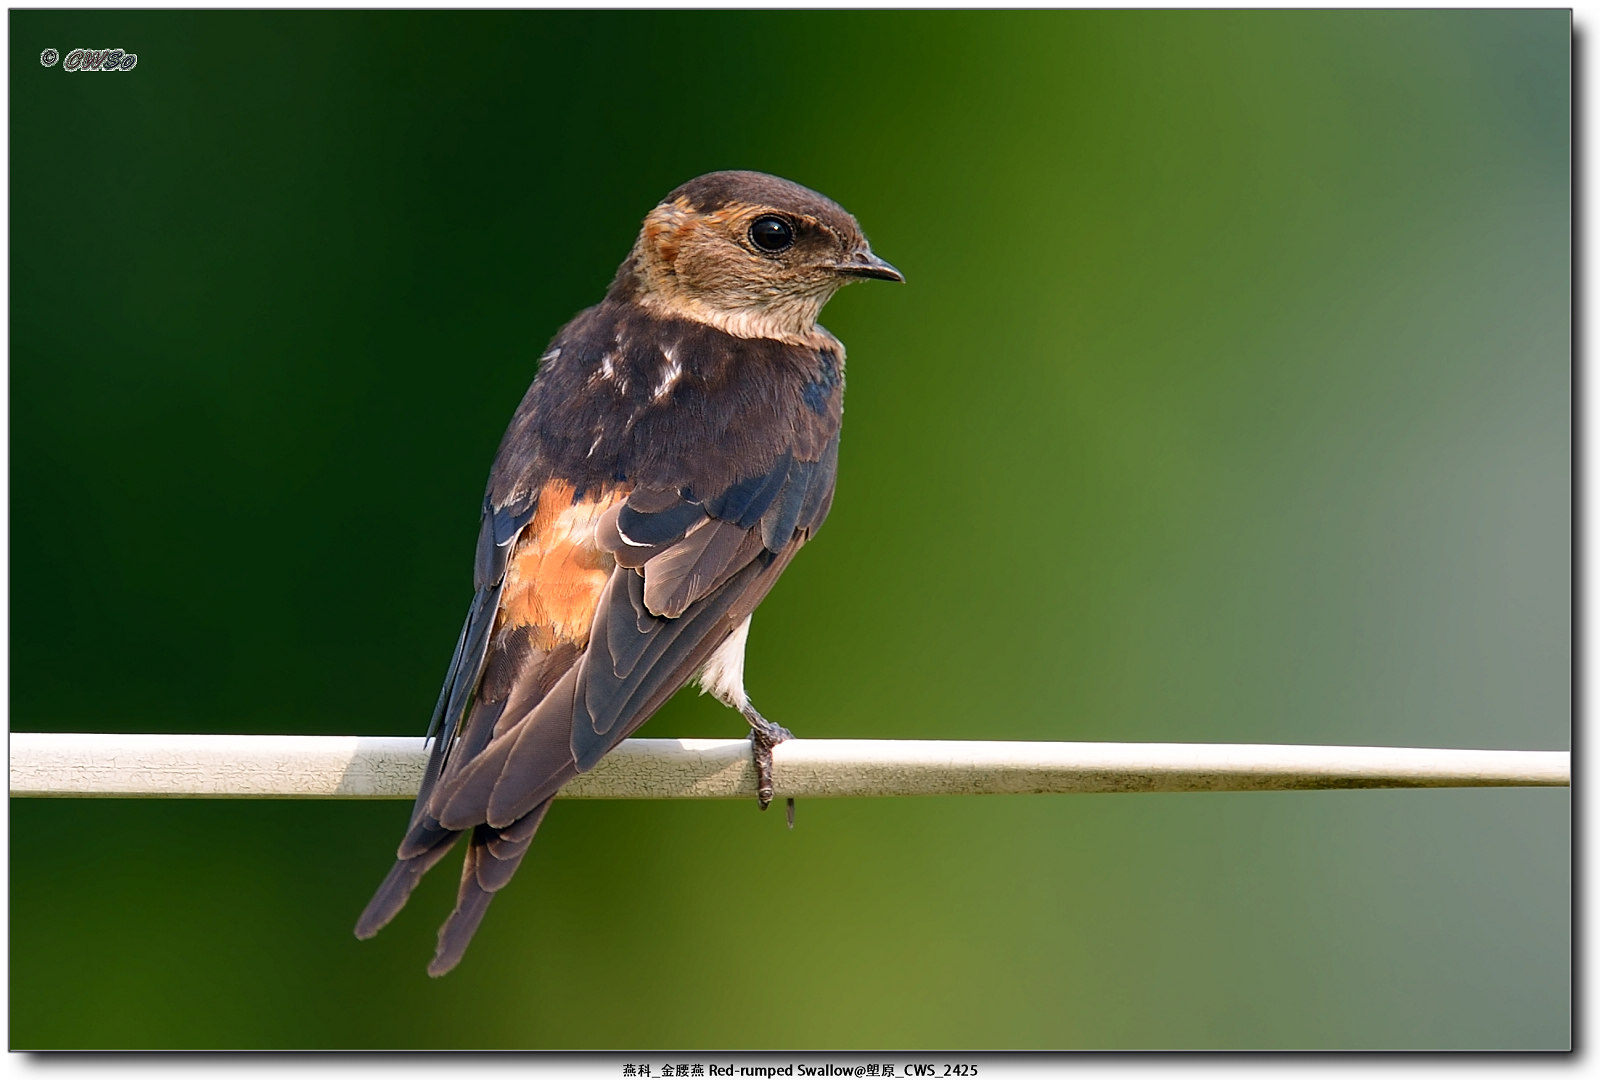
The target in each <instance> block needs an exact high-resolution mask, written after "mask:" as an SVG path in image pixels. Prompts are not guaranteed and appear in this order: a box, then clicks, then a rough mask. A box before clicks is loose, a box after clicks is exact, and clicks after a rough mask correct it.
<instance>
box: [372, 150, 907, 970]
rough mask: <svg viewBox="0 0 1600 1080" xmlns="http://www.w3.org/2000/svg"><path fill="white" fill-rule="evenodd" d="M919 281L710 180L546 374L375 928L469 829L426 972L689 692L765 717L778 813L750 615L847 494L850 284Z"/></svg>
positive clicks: (762, 751) (764, 193)
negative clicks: (839, 334) (838, 480)
mask: <svg viewBox="0 0 1600 1080" xmlns="http://www.w3.org/2000/svg"><path fill="white" fill-rule="evenodd" d="M860 278H880V279H883V280H887V281H903V280H905V279H904V278H903V277H902V276H901V274H900V272H899V271H898V270H896V269H895V268H894V267H892V266H890V265H889V264H888V263H886V262H884V261H883V260H882V259H880V258H878V257H877V256H876V255H874V254H873V253H872V249H871V248H870V247H868V245H867V241H866V238H865V237H864V236H862V234H861V229H860V227H859V226H858V225H857V224H856V221H855V218H853V217H851V216H850V215H849V214H848V213H847V212H845V210H844V209H843V208H841V207H840V206H838V205H837V204H836V203H834V202H832V201H831V200H829V199H827V198H824V197H823V196H821V195H819V194H817V193H816V192H814V191H810V190H808V189H806V188H803V187H801V186H800V185H798V184H794V183H791V182H789V181H787V180H782V179H779V178H778V177H775V176H767V175H764V174H762V173H755V172H717V173H710V174H708V175H705V176H702V177H699V178H698V179H695V180H691V181H689V182H688V183H687V184H684V185H683V186H682V187H680V188H678V189H677V190H676V191H674V192H672V193H671V194H670V195H668V196H667V197H666V199H664V200H663V201H662V202H661V204H660V205H659V206H657V207H656V208H655V209H654V210H652V211H651V212H650V214H649V215H648V216H647V217H646V218H645V220H644V227H643V229H642V230H641V231H640V233H639V239H638V241H637V242H636V243H635V244H634V246H633V250H632V251H631V252H629V254H628V257H627V259H626V260H624V262H623V264H622V266H621V268H620V269H619V270H618V271H617V275H616V278H615V279H614V280H613V281H612V283H611V288H610V290H609V291H608V292H607V293H606V296H605V299H604V300H602V301H601V302H600V303H599V304H598V305H596V306H595V307H592V308H589V309H588V310H587V311H584V312H582V313H580V314H579V315H578V317H577V318H575V319H573V320H572V321H571V322H570V323H568V324H567V325H566V327H565V328H563V329H562V330H561V332H560V333H559V334H557V335H556V337H555V340H554V341H552V342H551V343H550V347H549V349H548V350H547V351H546V352H545V354H544V355H543V356H542V357H540V364H539V369H538V373H537V375H536V376H535V378H534V380H533V384H532V385H531V386H529V387H528V392H527V394H526V396H524V397H523V399H522V404H521V405H520V406H519V407H518V408H517V412H516V415H515V416H513V417H512V419H511V426H510V427H509V428H508V429H507V430H506V433H505V437H504V438H503V439H501V441H500V449H499V452H498V453H497V454H496V456H495V461H494V466H493V468H492V469H491V470H490V473H489V486H488V491H487V493H486V494H485V495H484V500H483V522H482V527H481V529H480V531H479V534H478V550H477V560H476V563H475V566H474V585H475V587H476V590H477V591H476V595H474V597H473V600H472V604H471V607H470V608H469V609H468V612H467V621H466V625H465V626H464V627H463V628H462V630H461V637H460V639H459V640H458V641H457V643H456V649H455V655H454V657H453V658H452V660H451V662H450V668H449V672H448V674H447V675H446V676H445V681H444V689H443V690H442V691H440V694H439V702H438V704H437V705H436V706H435V708H434V713H433V721H432V724H431V725H430V727H429V732H428V734H429V736H430V738H432V739H433V743H432V751H431V755H430V757H429V761H428V766H427V771H426V772H425V774H424V776H423V780H422V789H421V791H420V792H419V793H418V795H417V802H416V806H415V808H414V809H413V810H412V814H411V824H410V826H409V828H408V829H407V831H406V835H405V839H404V840H402V841H401V842H400V849H399V852H398V861H397V862H396V863H395V865H394V868H393V869H392V870H391V871H389V876H388V877H387V878H385V879H384V881H383V884H381V885H380V886H378V891H377V893H376V895H374V896H373V898H372V902H371V903H369V904H368V905H367V909H366V911H364V912H363V913H362V915H361V919H360V921H359V922H358V923H357V924H356V936H357V937H359V938H368V937H371V936H372V935H373V934H376V933H377V932H378V931H379V930H380V929H382V928H383V926H384V925H385V924H386V923H388V922H389V920H390V919H392V918H393V917H394V916H395V914H396V913H397V912H398V911H399V910H400V909H401V908H402V907H404V906H405V903H406V900H407V898H408V897H410V895H411V892H412V890H413V889H415V888H416V886H417V882H418V881H420V880H421V878H422V875H423V874H425V873H427V871H428V870H429V869H430V868H432V867H433V865H434V864H435V863H437V862H438V861H439V860H440V859H442V858H443V857H444V855H445V853H446V852H447V851H449V849H450V848H451V847H452V846H453V845H454V843H455V841H456V839H457V837H459V836H461V835H462V834H470V838H469V840H468V844H467V855H466V861H465V864H464V866H463V867H462V871H461V891H460V894H459V896H458V898H457V900H456V906H455V910H454V911H452V912H451V913H450V917H449V918H448V919H447V920H446V921H445V923H444V925H443V926H442V927H441V928H440V930H439V948H438V951H437V953H436V954H435V955H434V958H433V963H432V964H430V965H429V967H428V973H429V974H430V975H442V974H444V973H445V972H447V971H449V970H450V969H451V968H453V967H454V966H455V965H456V964H457V963H458V962H459V961H460V960H461V956H462V953H463V952H464V951H465V950H466V947H467V943H468V942H469V941H470V940H471V939H472V935H473V932H474V931H475V930H476V929H477V927H478V924H479V922H480V921H482V919H483V915H484V912H485V911H486V910H487V909H488V906H489V902H490V900H492V899H493V898H494V894H495V893H496V892H497V891H498V890H500V889H501V888H503V887H504V886H505V884H506V883H507V882H508V881H510V880H511V876H512V874H514V873H515V872H516V869H517V865H518V864H519V863H520V862H521V861H522V857H523V855H524V854H526V852H527V850H528V845H529V843H530V842H531V841H532V840H533V834H534V832H535V831H536V830H537V829H538V828H539V824H540V822H542V821H543V820H544V816H545V814H546V812H547V811H549V809H550V802H551V800H552V799H553V798H554V797H555V795H556V793H557V792H558V791H560V790H561V787H562V785H563V784H565V783H567V782H568V781H569V780H571V779H572V778H573V777H575V776H577V775H578V774H579V773H582V772H586V771H588V770H589V769H591V768H593V767H594V765H595V763H596V762H598V761H599V760H600V759H601V758H602V757H604V756H605V755H606V754H607V753H608V752H609V751H610V750H611V749H612V748H613V747H615V746H616V745H617V744H618V743H620V742H621V741H622V740H623V739H625V738H627V737H628V736H629V735H631V734H633V732H634V731H635V730H636V729H637V728H638V727H639V725H640V724H643V723H644V722H645V721H646V720H647V719H649V717H650V715H651V714H652V713H654V712H655V711H656V710H657V709H659V708H660V707H661V705H662V704H663V703H664V702H665V701H666V700H667V699H668V698H669V697H671V696H672V695H673V693H675V692H676V691H677V690H678V689H679V688H680V687H682V686H683V685H684V684H685V683H687V682H689V681H690V680H691V679H696V680H698V682H699V684H700V686H701V688H702V690H703V691H709V692H710V693H711V694H713V695H714V696H716V697H717V698H718V699H720V700H721V701H723V702H724V703H726V704H728V705H730V706H732V707H733V708H735V709H738V710H739V712H740V713H742V714H743V716H744V718H745V719H746V720H747V721H749V723H750V726H751V729H752V730H751V739H752V743H753V752H754V756H755V761H756V768H757V773H758V788H759V799H760V803H761V806H762V808H763V809H765V808H766V806H767V804H768V803H769V802H770V801H771V799H772V776H771V769H772V747H773V746H774V745H776V744H777V743H778V742H781V741H782V740H783V739H786V738H788V737H789V733H788V732H787V731H786V730H784V729H783V728H781V727H779V726H777V725H776V724H773V723H771V722H769V721H768V720H766V719H764V718H763V717H762V716H761V714H760V713H758V712H756V710H755V709H754V708H752V707H751V705H750V699H749V697H748V696H747V695H746V694H745V689H744V649H745V640H746V638H747V636H748V635H749V632H750V613H751V612H752V611H754V610H755V608H756V605H757V604H759V603H760V602H761V600H762V598H763V597H764V596H766V594H767V591H768V590H769V589H771V588H772V586H773V583H774V582H776V581H777V580H778V575H779V574H781V573H782V572H783V569H784V567H786V566H788V565H789V560H790V559H792V558H794V556H795V553H796V552H798V551H799V550H800V548H801V546H802V545H804V544H805V542H806V541H807V540H809V539H810V538H811V537H812V536H813V535H815V533H816V531H817V529H818V527H819V526H821V524H822V520H823V518H825V517H826V516H827V514H828V508H829V506H830V505H831V503H832V501H833V490H834V475H835V472H836V469H837V465H838V455H839V423H840V417H841V414H842V412H843V408H844V346H842V345H841V344H840V343H839V340H838V339H837V338H835V337H834V336H833V335H832V334H830V333H828V332H827V331H826V330H824V329H823V328H822V327H820V326H818V325H817V316H818V314H819V313H820V312H821V311H822V306H823V305H824V304H826V303H827V302H828V299H829V298H830V297H831V296H833V294H834V292H836V291H837V290H838V289H839V288H840V287H841V286H843V285H845V284H847V283H849V282H851V281H854V280H857V279H860Z"/></svg>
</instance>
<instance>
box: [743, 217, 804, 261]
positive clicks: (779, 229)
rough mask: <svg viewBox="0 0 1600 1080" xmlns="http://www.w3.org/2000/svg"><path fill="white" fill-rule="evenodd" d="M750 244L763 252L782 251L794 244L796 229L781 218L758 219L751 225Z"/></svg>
mask: <svg viewBox="0 0 1600 1080" xmlns="http://www.w3.org/2000/svg"><path fill="white" fill-rule="evenodd" d="M750 242H751V243H752V244H754V245H755V246H756V247H758V248H760V249H761V250H762V251H772V252H777V251H782V250H783V249H784V248H786V247H788V246H789V245H790V244H792V243H794V229H793V228H792V227H791V226H790V225H789V223H788V222H787V221H785V220H783V219H782V218H781V217H773V216H772V215H771V214H768V215H767V216H766V217H758V218H756V219H755V220H754V221H752V222H751V223H750Z"/></svg>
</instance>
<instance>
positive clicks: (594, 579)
mask: <svg viewBox="0 0 1600 1080" xmlns="http://www.w3.org/2000/svg"><path fill="white" fill-rule="evenodd" d="M572 493H573V489H572V485H571V484H568V483H566V482H565V481H562V480H552V481H551V482H550V483H548V484H546V485H545V486H544V489H543V490H542V491H540V492H539V509H538V510H537V511H536V512H535V513H534V516H533V520H532V521H530V522H529V523H528V527H527V528H526V529H524V530H523V533H522V537H521V538H520V539H519V540H518V541H517V546H516V549H515V550H514V551H512V553H511V558H510V560H509V561H508V562H507V564H506V579H505V586H504V588H503V589H502V590H501V592H500V617H499V622H498V625H497V626H496V630H497V631H498V630H499V629H500V627H505V626H529V627H532V628H533V644H534V646H535V647H536V648H539V649H544V650H549V649H553V648H555V647H556V645H558V644H559V643H561V642H570V643H571V644H573V645H576V646H577V647H578V648H580V649H581V648H583V647H584V646H585V645H587V644H588V643H589V628H590V627H591V626H592V625H593V624H594V612H595V608H596V607H597V606H598V605H599V603H600V593H601V591H602V590H603V589H604V588H605V585H606V581H607V579H608V578H610V577H611V571H612V568H613V567H615V566H616V559H614V558H613V557H612V556H611V555H610V554H609V553H608V552H605V551H601V550H600V547H599V544H598V543H597V542H596V539H595V526H596V524H597V523H598V522H599V520H600V516H601V515H602V514H604V513H605V512H606V510H607V509H609V508H610V507H611V506H613V505H615V504H616V503H618V502H620V501H622V500H623V499H624V498H626V497H627V494H628V493H627V491H626V490H624V489H620V488H616V489H611V490H608V491H605V492H602V493H600V494H599V495H598V496H596V497H594V498H589V497H585V498H582V499H580V500H579V501H577V502H573V501H572Z"/></svg>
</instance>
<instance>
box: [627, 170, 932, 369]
mask: <svg viewBox="0 0 1600 1080" xmlns="http://www.w3.org/2000/svg"><path fill="white" fill-rule="evenodd" d="M861 278H881V279H883V280H885V281H904V280H905V278H904V277H903V276H902V275H901V273H900V271H898V270H896V269H895V268H894V267H892V266H890V265H889V264H888V263H886V262H884V261H883V260H882V259H880V258H878V257H877V256H876V255H874V254H873V253H872V248H871V247H869V246H868V245H867V239H866V237H864V236H862V235H861V227H860V226H859V225H857V224H856V219H855V218H853V217H851V216H850V214H849V213H847V212H846V211H845V209H844V208H843V207H841V206H839V205H838V204H837V203H835V202H833V201H832V200H831V199H828V198H825V197H824V196H822V195H818V194H817V193H816V192H815V191H811V190H810V189H808V188H803V187H801V186H800V185H799V184H795V183H791V182H789V181H788V180H783V179H780V178H778V177H776V176H768V175H766V174H765V173H757V172H715V173H707V174H706V175H705V176H701V177H697V178H696V179H694V180H691V181H689V182H688V183H687V184H684V185H683V186H682V187H680V188H678V189H677V190H676V191H674V192H672V193H671V194H670V195H668V196H667V197H666V198H665V199H663V200H662V201H661V204H660V205H659V206H657V207H656V208H655V209H654V210H652V211H650V214H649V216H647V217H646V218H645V219H644V228H643V229H641V230H640V232H639V239H638V241H637V242H636V243H635V244H634V246H633V251H632V252H631V253H630V254H629V256H628V259H627V261H626V262H624V263H623V264H622V268H621V269H620V270H619V271H618V273H617V280H616V282H615V283H614V284H613V286H612V292H613V294H614V295H615V294H617V293H619V292H620V293H621V294H623V295H626V296H628V297H630V298H631V299H633V300H634V301H636V302H637V303H640V304H642V305H644V306H645V307H648V308H650V309H652V310H654V311H656V312H658V313H660V314H663V315H672V316H676V317H679V318H687V319H693V320H695V321H696V322H703V323H709V324H711V325H713V326H716V327H718V328H719V329H721V330H724V331H726V332H727V333H730V334H733V335H735V336H737V337H747V338H777V339H779V340H796V339H800V338H803V337H805V336H806V335H808V334H810V333H811V332H812V331H813V329H814V328H815V326H816V322H817V316H818V315H819V314H820V313H821V311H822V306H823V305H824V304H826V303H827V302H828V299H829V298H830V297H831V296H833V294H834V293H835V292H836V291H838V290H839V288H841V287H842V286H844V285H847V284H849V283H850V282H851V281H856V280H859V279H861Z"/></svg>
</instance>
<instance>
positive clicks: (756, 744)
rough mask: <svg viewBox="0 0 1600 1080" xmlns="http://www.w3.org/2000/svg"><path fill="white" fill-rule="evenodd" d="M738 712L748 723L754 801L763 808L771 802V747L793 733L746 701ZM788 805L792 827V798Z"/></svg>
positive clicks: (785, 739) (790, 736) (791, 826)
mask: <svg viewBox="0 0 1600 1080" xmlns="http://www.w3.org/2000/svg"><path fill="white" fill-rule="evenodd" d="M739 712H740V713H741V714H743V716H744V718H745V720H746V721H748V722H749V724H750V745H751V751H752V753H751V756H752V757H753V758H754V759H755V763H756V801H757V802H759V803H760V804H761V809H763V810H765V809H766V808H767V807H768V806H769V805H771V803H772V748H773V747H774V746H777V745H778V744H779V743H781V742H785V741H787V740H789V739H792V738H794V734H793V733H792V732H791V731H790V730H789V729H788V728H785V727H779V726H778V725H777V724H774V723H773V722H772V721H771V720H768V719H767V718H766V717H765V716H762V715H761V714H760V713H758V712H756V710H755V707H754V706H752V705H750V704H749V703H746V704H745V705H744V706H743V707H742V708H741V709H740V710H739ZM787 802H788V807H789V814H788V817H789V828H791V829H792V828H794V800H793V799H789V800H787Z"/></svg>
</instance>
